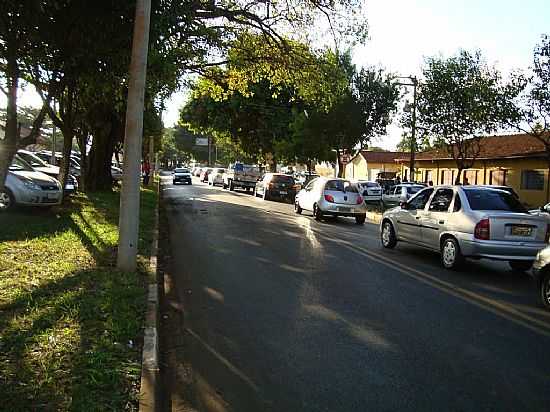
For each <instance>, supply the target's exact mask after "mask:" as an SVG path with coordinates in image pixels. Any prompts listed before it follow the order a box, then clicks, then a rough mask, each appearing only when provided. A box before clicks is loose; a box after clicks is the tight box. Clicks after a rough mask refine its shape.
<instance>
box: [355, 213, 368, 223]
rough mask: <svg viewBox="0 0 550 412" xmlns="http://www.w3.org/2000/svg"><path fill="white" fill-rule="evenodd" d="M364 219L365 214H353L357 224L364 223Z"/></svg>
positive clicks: (365, 218) (365, 217)
mask: <svg viewBox="0 0 550 412" xmlns="http://www.w3.org/2000/svg"><path fill="white" fill-rule="evenodd" d="M365 220H367V215H359V216H355V223H357V224H358V225H362V224H364V223H365Z"/></svg>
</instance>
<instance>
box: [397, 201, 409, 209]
mask: <svg viewBox="0 0 550 412" xmlns="http://www.w3.org/2000/svg"><path fill="white" fill-rule="evenodd" d="M399 206H400V207H401V209H405V210H407V209H408V208H409V204H408V203H407V202H405V201H403V200H402V201H401V202H399Z"/></svg>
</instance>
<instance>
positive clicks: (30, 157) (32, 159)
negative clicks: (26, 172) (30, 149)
mask: <svg viewBox="0 0 550 412" xmlns="http://www.w3.org/2000/svg"><path fill="white" fill-rule="evenodd" d="M17 154H18V155H19V156H20V157H21V158H23V159H24V160H25V161H26V162H27V163H29V164H30V165H31V166H32V167H49V166H50V165H48V164H46V163H45V162H44V161H43V160H42V159H41V158H39V157H38V156H36V155H34V154H32V153H17Z"/></svg>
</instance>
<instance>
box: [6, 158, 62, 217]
mask: <svg viewBox="0 0 550 412" xmlns="http://www.w3.org/2000/svg"><path fill="white" fill-rule="evenodd" d="M62 195H63V194H62V191H61V184H60V183H59V181H57V180H56V179H54V178H53V177H50V176H48V175H47V174H45V173H42V172H37V171H35V170H34V169H33V168H32V167H31V166H30V165H29V164H28V163H27V162H25V161H24V160H23V159H21V158H20V157H18V156H17V155H16V156H15V157H14V158H13V161H12V163H11V165H10V167H9V169H8V174H7V176H6V182H5V186H4V189H3V190H2V191H1V192H0V211H1V212H3V211H6V210H9V209H11V208H12V207H13V206H14V205H16V204H18V205H26V206H42V207H49V206H54V205H58V204H60V203H61V200H62Z"/></svg>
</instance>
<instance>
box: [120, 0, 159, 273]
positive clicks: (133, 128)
mask: <svg viewBox="0 0 550 412" xmlns="http://www.w3.org/2000/svg"><path fill="white" fill-rule="evenodd" d="M150 19H151V0H137V3H136V18H135V21H134V37H133V40H132V60H131V62H130V82H129V84H128V104H127V108H126V129H125V134H124V173H123V178H122V189H121V193H120V217H119V220H118V228H119V232H120V237H119V241H118V256H117V268H118V269H119V270H122V271H125V272H133V271H135V270H136V264H137V262H136V258H137V251H138V236H139V190H140V180H141V178H140V177H141V176H140V160H141V147H142V139H143V106H144V104H143V101H144V96H145V78H146V74H147V52H148V49H149V24H150Z"/></svg>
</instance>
